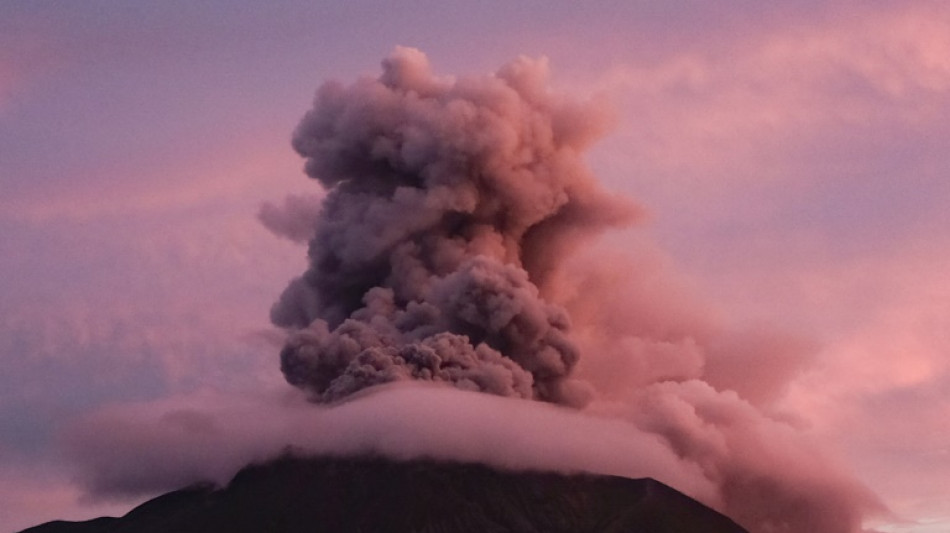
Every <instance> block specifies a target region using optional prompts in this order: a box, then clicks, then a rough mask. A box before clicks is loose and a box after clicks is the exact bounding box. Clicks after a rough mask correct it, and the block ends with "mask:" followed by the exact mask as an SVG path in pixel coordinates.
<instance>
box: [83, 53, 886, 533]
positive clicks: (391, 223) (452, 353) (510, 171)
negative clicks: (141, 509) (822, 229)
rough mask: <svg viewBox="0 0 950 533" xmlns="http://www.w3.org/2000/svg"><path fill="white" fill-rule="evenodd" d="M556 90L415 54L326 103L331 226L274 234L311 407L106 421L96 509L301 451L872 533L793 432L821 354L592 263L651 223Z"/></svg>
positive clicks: (625, 271)
mask: <svg viewBox="0 0 950 533" xmlns="http://www.w3.org/2000/svg"><path fill="white" fill-rule="evenodd" d="M545 80H546V72H545V65H544V63H543V62H535V61H530V60H527V59H519V60H517V61H515V62H514V63H511V64H509V65H508V66H506V67H504V68H502V69H501V70H500V71H499V72H498V73H496V74H494V75H489V76H482V77H476V78H460V79H458V80H449V79H439V78H436V77H433V76H432V75H431V74H430V73H429V68H428V64H427V62H426V59H425V56H423V55H422V54H421V53H420V52H418V51H415V50H410V49H397V51H396V52H395V54H394V55H393V56H392V57H390V58H389V59H387V60H386V61H384V63H383V74H382V75H381V76H380V77H379V78H378V79H370V78H365V79H361V80H359V81H357V82H355V83H353V84H352V85H349V86H343V85H340V84H336V83H328V84H326V85H324V86H323V87H322V88H321V89H320V90H319V92H318V94H317V97H316V103H315V104H314V108H313V109H312V110H311V111H310V112H309V113H308V114H307V115H306V117H305V118H304V119H303V121H302V122H301V124H300V126H299V128H298V129H297V131H296V133H295V135H294V146H295V148H296V149H297V151H299V152H300V153H301V154H302V155H304V156H305V157H306V158H307V166H306V168H307V173H308V174H309V175H310V176H311V177H314V178H316V179H317V180H319V182H320V183H321V184H322V185H323V186H324V188H325V189H326V195H325V196H324V197H323V201H322V204H318V203H317V202H316V201H315V200H316V198H311V199H308V200H303V199H299V198H298V199H291V200H288V201H287V202H286V203H285V204H284V205H283V206H282V207H281V206H273V205H271V206H267V207H265V208H264V209H262V211H261V213H260V218H261V221H262V222H263V223H264V224H265V225H266V226H267V227H269V228H271V229H272V230H274V231H275V232H277V233H280V234H281V235H283V236H285V237H287V238H290V239H292V240H295V241H301V242H302V241H306V240H309V268H308V269H307V271H306V272H305V273H304V274H303V275H302V276H301V277H299V278H298V279H296V280H294V281H293V282H292V283H291V284H290V285H289V287H288V288H287V289H286V290H285V291H284V293H283V295H282V296H281V298H280V300H279V301H278V303H277V304H276V305H275V306H274V308H273V310H272V318H273V320H274V322H275V323H276V324H278V325H280V326H283V327H284V328H286V329H287V331H288V337H287V340H286V344H285V345H284V348H283V351H282V353H281V363H282V369H283V372H284V375H285V377H286V378H287V380H288V381H289V382H290V383H292V384H294V385H297V386H299V387H300V388H301V389H303V391H305V392H303V393H301V391H296V390H293V391H290V393H291V396H288V397H287V398H283V394H284V393H287V392H288V391H287V390H286V389H282V390H281V394H279V395H277V397H275V398H271V399H266V398H265V399H263V400H260V401H258V400H254V399H249V398H244V397H240V398H238V399H236V400H235V399H233V398H222V397H215V396H211V397H209V398H198V399H196V400H194V401H191V402H190V403H189V402H186V405H177V404H175V403H174V402H172V403H171V404H167V405H164V404H161V403H154V404H148V405H144V406H134V407H130V408H127V409H121V410H116V411H105V412H102V413H99V414H97V415H95V416H90V417H88V418H87V419H86V420H84V421H82V422H81V423H79V424H77V426H76V427H75V428H73V429H72V430H71V431H70V432H69V434H68V435H67V436H66V441H67V445H68V446H67V447H68V449H69V454H70V456H71V457H74V458H75V460H76V462H77V463H78V464H79V465H80V466H81V467H82V469H83V470H84V473H83V476H84V479H85V480H86V482H87V483H88V484H89V486H90V487H92V489H93V491H94V492H99V493H114V492H135V491H143V490H155V489H160V488H176V486H178V485H181V484H185V483H186V482H188V481H196V480H199V479H202V478H207V477H211V478H213V479H217V480H225V479H227V477H228V476H229V475H231V474H233V473H234V471H236V469H237V468H239V467H240V466H241V465H243V464H245V463H246V462H247V461H249V460H254V459H263V458H266V457H269V456H274V455H276V454H278V453H280V452H281V450H283V449H284V447H285V446H288V445H290V446H293V447H296V448H299V449H301V450H304V451H307V452H312V453H332V454H353V453H367V452H376V453H382V454H384V455H387V456H390V457H396V458H409V457H419V456H428V457H438V458H444V459H455V460H460V461H479V462H485V463H488V464H494V465H497V466H501V467H505V468H542V469H552V470H557V469H560V470H568V471H571V470H586V471H594V472H600V473H609V474H619V475H625V476H630V477H641V476H652V477H655V478H657V479H658V480H659V481H662V482H665V483H669V484H670V485H672V486H673V487H675V488H677V489H679V490H683V491H685V492H687V493H689V494H691V495H693V496H695V497H697V498H699V499H701V500H702V501H703V502H704V503H706V504H708V505H711V506H713V507H715V508H717V509H719V510H721V511H723V512H724V513H726V514H727V515H729V516H731V517H733V518H734V519H735V520H737V521H738V522H739V523H741V524H742V525H743V526H744V527H746V528H747V529H749V530H750V531H751V532H752V533H806V532H807V533H856V532H857V531H860V528H861V520H862V516H863V515H864V513H866V512H867V511H868V510H870V509H875V506H876V505H877V502H876V499H875V498H874V497H873V496H872V495H870V494H869V493H868V492H867V490H866V489H864V488H863V487H862V486H861V484H860V483H858V482H857V481H855V480H854V479H853V477H852V476H850V475H849V474H847V473H846V472H844V471H843V470H842V469H841V468H840V467H838V466H837V465H836V464H835V463H834V461H832V460H830V459H829V458H827V457H825V456H823V455H822V454H821V453H819V451H818V450H817V449H816V447H815V446H814V445H813V444H812V443H811V442H810V441H809V439H808V437H807V433H806V432H803V431H801V430H800V429H799V427H796V426H795V425H792V424H790V423H789V422H788V421H789V420H793V419H794V415H793V414H790V413H787V412H782V411H781V409H780V408H779V407H778V405H779V404H778V402H779V400H780V398H781V397H782V396H783V394H784V390H785V389H786V387H788V386H789V384H790V383H793V381H794V379H795V378H796V376H798V375H800V373H801V372H803V371H804V369H805V368H807V367H808V365H809V364H810V362H811V360H812V358H813V355H814V352H813V350H814V348H813V347H812V345H811V343H809V342H806V341H803V340H802V339H798V338H796V337H795V336H792V335H787V334H783V333H781V332H778V331H776V330H774V329H770V328H755V327H752V328H743V329H739V330H735V329H731V328H729V327H725V326H723V325H721V324H719V323H718V321H717V320H716V319H715V313H712V312H710V310H709V309H708V308H706V307H705V306H702V305H699V304H698V303H697V302H696V300H695V297H693V296H692V295H691V294H690V292H689V291H688V290H684V288H683V286H682V285H681V284H678V283H677V277H676V275H675V273H673V272H674V270H675V269H674V268H673V266H672V265H670V264H669V262H667V261H664V260H662V255H661V254H659V253H658V252H657V250H656V248H655V246H653V245H652V244H650V243H648V242H645V241H643V240H641V239H638V238H634V237H633V236H630V237H631V238H630V239H628V240H625V241H624V247H625V248H626V250H624V252H625V253H626V254H628V255H631V256H632V259H623V258H622V256H621V255H620V254H618V253H617V252H616V250H612V251H610V252H609V253H608V252H605V251H604V250H603V249H600V250H593V251H591V250H590V249H588V250H587V253H585V254H577V255H576V256H573V258H572V257H571V252H572V251H574V250H575V249H576V248H577V247H578V246H579V245H580V244H586V243H588V242H589V241H591V240H592V238H593V237H595V236H596V235H597V234H598V233H599V232H600V231H602V230H604V229H606V228H608V227H610V226H616V225H619V224H623V223H627V222H630V221H632V220H634V219H635V218H636V215H637V209H636V208H634V207H633V206H632V205H631V204H628V203H625V202H622V201H619V200H617V199H614V198H611V197H610V196H609V195H607V194H606V193H604V192H603V191H602V190H601V189H599V188H598V186H597V185H596V183H595V182H594V180H593V179H592V177H591V175H590V173H589V172H588V171H587V170H586V169H585V166H584V164H583V161H582V159H581V156H582V152H583V150H584V149H585V147H586V146H587V145H588V143H589V142H590V141H591V140H592V139H594V138H595V137H596V136H597V135H598V134H599V133H601V131H602V129H603V126H604V114H603V112H602V111H601V110H600V109H599V108H598V107H597V106H595V105H592V104H582V103H578V102H576V101H573V100H570V99H567V98H564V97H560V96H558V95H556V94H553V93H552V92H550V91H549V90H547V89H546V87H545ZM308 237H309V239H308ZM568 315H570V317H569V316H568ZM571 321H573V324H572V323H571ZM412 380H422V381H425V382H426V383H425V384H424V385H423V384H420V383H411V381H412ZM384 383H390V385H389V386H387V387H379V388H373V389H369V388H370V387H371V386H373V385H379V384H384ZM439 383H441V384H449V385H451V386H452V387H443V386H439ZM453 387H454V388H453ZM457 389H462V390H457ZM358 391H365V392H364V393H362V394H354V393H357V392H358ZM473 391H478V392H488V393H491V394H476V393H473ZM304 395H306V396H308V398H309V399H310V400H316V401H318V402H321V403H324V404H325V405H321V406H314V405H313V403H312V402H310V401H305V400H302V396H304ZM343 399H345V400H346V401H342V402H341V401H339V400H343ZM522 399H535V400H543V401H544V402H550V403H544V402H536V401H522ZM551 403H555V404H563V405H551ZM565 405H566V406H570V407H566V406H565ZM581 405H585V407H584V408H583V409H575V408H572V407H578V406H581ZM248 416H250V417H251V418H253V419H255V420H257V421H258V423H256V424H247V419H248ZM149 443H153V444H149ZM154 443H160V444H161V445H160V446H156V445H154Z"/></svg>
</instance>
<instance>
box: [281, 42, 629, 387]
mask: <svg viewBox="0 0 950 533" xmlns="http://www.w3.org/2000/svg"><path fill="white" fill-rule="evenodd" d="M546 76H547V73H546V65H545V63H544V62H543V61H532V60H528V59H524V58H522V59H519V60H517V61H515V62H513V63H511V64H509V65H507V66H505V67H504V68H502V69H501V70H500V71H498V72H497V73H496V74H495V75H492V76H484V77H476V78H462V79H459V80H447V79H439V78H437V77H434V76H433V75H432V74H431V73H430V71H429V65H428V63H427V60H426V57H425V56H424V55H423V54H422V53H421V52H419V51H417V50H413V49H408V48H398V49H397V50H396V51H395V53H394V54H393V55H392V56H391V57H390V58H388V59H386V60H385V61H384V62H383V73H382V75H381V76H380V77H379V78H378V79H369V78H366V79H361V80H359V81H357V82H355V83H354V84H352V85H350V86H343V85H340V84H338V83H327V84H325V85H324V86H322V87H321V88H320V89H319V91H318V93H317V96H316V99H315V103H314V106H313V109H312V110H311V111H309V112H308V113H307V114H306V116H305V117H304V119H303V120H302V122H301V123H300V125H299V126H298V128H297V130H296V132H295V134H294V137H293V146H294V148H295V149H296V150H297V151H298V152H299V153H300V154H301V155H303V156H304V157H305V158H306V159H307V162H306V172H307V174H308V175H309V176H311V177H312V178H315V179H317V180H318V181H319V182H320V183H321V184H322V185H323V186H324V187H325V188H326V189H327V191H328V192H327V196H326V198H325V200H324V202H323V209H322V211H321V212H320V214H319V217H318V220H317V223H316V232H315V235H314V237H313V238H312V240H311V241H310V249H309V262H310V264H309V268H308V269H307V271H306V272H305V273H304V274H303V276H301V277H300V278H298V279H296V280H295V281H294V282H292V283H291V284H290V286H289V287H288V288H287V289H286V290H285V292H284V293H283V295H282V296H281V298H280V301H279V302H278V303H277V304H276V305H275V306H274V308H273V310H272V314H271V317H272V320H273V321H274V323H275V324H277V325H279V326H283V327H287V328H292V330H293V335H292V336H291V337H290V339H289V341H288V342H287V344H286V346H285V348H284V349H283V351H282V353H281V368H282V370H283V372H284V374H285V376H286V378H287V380H288V381H289V382H290V383H292V384H294V385H297V386H299V387H302V388H304V389H307V390H309V391H311V392H312V393H313V395H314V398H315V399H317V400H319V401H333V400H338V399H340V398H343V397H345V396H347V395H349V394H352V393H353V392H356V391H358V390H361V389H363V388H366V387H369V386H372V385H377V384H381V383H387V382H393V381H400V380H409V379H417V380H432V381H441V382H447V383H451V384H452V385H454V386H456V387H459V388H461V389H466V390H473V391H483V392H489V393H492V394H498V395H503V396H514V397H520V398H534V399H540V400H546V401H554V402H561V403H577V402H579V401H582V394H581V391H578V390H576V387H573V388H572V387H571V385H570V382H569V381H567V378H568V376H569V375H570V373H571V370H572V369H573V368H574V366H575V365H576V363H577V361H578V357H579V353H578V348H577V346H576V345H575V343H574V342H573V341H572V340H571V338H570V322H569V320H568V317H567V315H566V313H565V311H564V309H562V308H561V307H559V306H557V305H554V304H552V303H551V302H549V301H547V300H546V299H545V298H544V297H543V295H542V294H541V290H540V289H539V286H543V284H544V282H545V280H546V279H547V278H548V277H549V275H550V274H551V273H552V272H554V271H556V269H557V268H558V264H559V262H560V261H561V260H562V258H563V257H564V256H565V255H566V254H567V253H568V252H569V250H570V249H571V248H572V247H573V245H574V243H575V242H577V241H578V240H580V239H582V238H584V237H587V236H589V235H592V234H595V233H597V232H598V231H599V230H601V229H603V228H605V227H608V226H612V225H617V224H622V223H625V222H628V221H630V220H631V219H632V218H633V217H634V216H635V214H636V210H635V208H633V207H632V205H631V204H629V203H627V202H624V201H621V200H617V199H615V198H612V197H610V196H609V195H607V194H606V193H605V192H603V191H602V190H601V189H599V188H598V186H597V184H596V182H595V181H594V180H593V178H592V176H591V174H590V173H589V171H588V170H587V169H586V167H585V165H584V164H583V161H582V159H581V153H582V152H583V150H584V148H585V147H586V146H587V145H588V144H589V143H590V142H591V141H592V140H593V139H594V138H596V137H597V136H598V135H599V134H600V133H601V132H602V131H603V130H604V126H605V122H606V120H605V119H606V116H605V114H604V113H603V112H602V111H601V110H600V109H598V108H597V107H596V106H594V105H592V104H585V103H579V102H576V101H572V100H569V99H565V98H561V97H559V96H557V95H555V94H552V93H551V92H550V91H548V90H547V89H546V87H545V83H546Z"/></svg>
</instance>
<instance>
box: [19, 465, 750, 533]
mask: <svg viewBox="0 0 950 533" xmlns="http://www.w3.org/2000/svg"><path fill="white" fill-rule="evenodd" d="M171 531H174V532H178V533H192V532H194V533H197V532H202V533H207V532H217V531H221V532H224V531H228V532H247V533H251V532H254V533H260V532H274V533H278V532H279V533H298V532H304V531H307V532H323V533H338V532H339V533H342V532H406V533H409V532H420V533H421V532H425V533H442V532H445V533H448V532H452V533H465V532H473V533H474V532H478V533H493V532H497V533H502V532H517V533H522V532H523V533H532V532H538V533H554V532H565V533H567V532H572V533H573V532H591V533H594V532H597V533H620V532H626V533H647V532H649V533H674V532H675V533H694V532H695V533H699V532H702V533H743V532H744V531H745V530H743V529H742V528H740V527H739V526H737V525H736V524H735V523H734V522H732V521H731V520H729V519H728V518H726V517H725V516H723V515H721V514H719V513H717V512H715V511H713V510H711V509H709V508H708V507H705V506H703V505H702V504H700V503H698V502H696V501H695V500H693V499H691V498H689V497H687V496H685V495H683V494H681V493H679V492H677V491H675V490H673V489H671V488H669V487H667V486H666V485H663V484H661V483H659V482H657V481H654V480H652V479H636V480H633V479H626V478H620V477H612V476H593V475H572V476H567V475H562V474H555V473H543V472H503V471H498V470H494V469H491V468H489V467H486V466H482V465H475V464H458V463H440V462H433V461H424V460H422V461H419V460H417V461H408V462H395V461H391V460H386V459H378V458H359V459H353V458H349V459H340V458H310V459H302V458H295V457H284V458H281V459H278V460H276V461H272V462H270V463H266V464H263V465H254V466H249V467H247V468H245V469H244V470H242V471H241V472H239V473H238V475H237V476H235V478H234V479H233V480H232V481H231V483H230V484H228V486H227V487H224V488H220V489H216V488H214V487H211V486H208V485H198V486H194V487H190V488H187V489H184V490H180V491H175V492H171V493H168V494H165V495H163V496H159V497H158V498H155V499H153V500H150V501H148V502H146V503H144V504H142V505H140V506H139V507H137V508H135V509H133V510H132V511H130V512H129V513H128V514H126V515H125V516H123V517H122V518H115V519H111V518H100V519H96V520H92V521H88V522H50V523H47V524H43V525H40V526H36V527H33V528H30V529H27V530H25V531H24V532H23V533H158V532H163V533H164V532H171Z"/></svg>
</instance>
